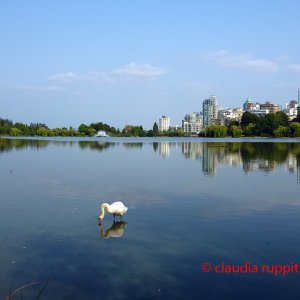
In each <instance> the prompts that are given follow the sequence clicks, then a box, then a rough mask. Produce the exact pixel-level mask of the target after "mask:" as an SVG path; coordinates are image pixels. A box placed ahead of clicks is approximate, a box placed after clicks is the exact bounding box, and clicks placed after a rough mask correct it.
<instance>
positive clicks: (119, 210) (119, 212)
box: [98, 202, 128, 223]
mask: <svg viewBox="0 0 300 300" xmlns="http://www.w3.org/2000/svg"><path fill="white" fill-rule="evenodd" d="M105 209H106V210H107V212H108V213H110V214H113V215H114V217H115V216H120V217H122V216H123V215H124V214H125V213H126V211H127V210H128V208H127V207H126V206H125V205H124V204H123V203H122V202H114V203H112V204H111V205H109V204H108V203H102V205H101V214H100V216H99V217H98V220H99V223H100V222H101V221H102V219H103V218H104V215H105Z"/></svg>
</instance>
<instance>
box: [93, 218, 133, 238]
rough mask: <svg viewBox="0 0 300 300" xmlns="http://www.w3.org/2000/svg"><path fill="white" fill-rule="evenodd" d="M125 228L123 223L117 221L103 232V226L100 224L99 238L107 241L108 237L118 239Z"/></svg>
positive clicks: (125, 224)
mask: <svg viewBox="0 0 300 300" xmlns="http://www.w3.org/2000/svg"><path fill="white" fill-rule="evenodd" d="M126 226H127V223H126V222H124V221H119V222H115V221H114V222H113V224H112V225H111V227H110V228H109V229H107V230H106V232H105V228H104V225H103V224H101V223H100V224H99V227H100V230H101V237H102V238H103V239H108V238H110V237H115V238H119V237H121V236H122V235H123V234H124V231H125V228H126Z"/></svg>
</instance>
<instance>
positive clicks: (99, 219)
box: [98, 216, 102, 224]
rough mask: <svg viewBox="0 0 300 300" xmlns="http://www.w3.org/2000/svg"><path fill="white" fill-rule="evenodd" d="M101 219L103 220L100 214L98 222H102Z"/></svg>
mask: <svg viewBox="0 0 300 300" xmlns="http://www.w3.org/2000/svg"><path fill="white" fill-rule="evenodd" d="M101 221H102V218H101V217H100V216H99V217H98V223H99V224H100V223H101Z"/></svg>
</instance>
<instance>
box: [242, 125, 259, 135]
mask: <svg viewBox="0 0 300 300" xmlns="http://www.w3.org/2000/svg"><path fill="white" fill-rule="evenodd" d="M255 128H256V125H255V124H253V123H249V124H248V125H247V126H245V127H244V134H245V135H246V136H254V135H255Z"/></svg>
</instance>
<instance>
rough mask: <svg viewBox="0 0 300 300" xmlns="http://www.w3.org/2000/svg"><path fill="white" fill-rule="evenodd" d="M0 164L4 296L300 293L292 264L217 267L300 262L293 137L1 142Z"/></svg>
mask: <svg viewBox="0 0 300 300" xmlns="http://www.w3.org/2000/svg"><path fill="white" fill-rule="evenodd" d="M236 141H238V142H236ZM254 141H255V142H254ZM298 141H299V140H298ZM0 164H1V168H0V191H1V194H0V195H1V198H0V226H1V227H0V228H1V234H0V241H1V243H0V266H1V272H0V299H4V298H5V296H6V295H8V294H9V291H10V290H12V291H13V290H16V289H17V288H19V287H21V286H23V285H26V284H30V283H33V282H39V283H37V284H34V285H31V286H29V287H27V288H24V289H22V290H21V291H20V292H18V293H16V294H15V295H14V296H13V297H12V299H35V298H36V296H37V294H38V293H39V291H40V290H41V289H42V288H43V286H44V282H45V281H47V280H49V283H48V285H47V287H46V289H45V290H44V292H43V294H42V297H41V299H75V300H76V299H299V295H300V284H299V283H300V273H296V272H293V273H292V270H291V272H290V274H288V275H285V276H283V274H278V275H277V276H275V274H274V273H271V272H268V273H267V272H262V270H261V269H259V271H258V272H257V273H255V272H254V271H253V272H252V273H250V272H248V273H228V272H227V273H224V272H223V271H221V272H219V273H218V272H216V268H217V270H219V271H220V268H219V267H218V266H220V265H221V264H222V263H224V264H225V265H227V266H239V265H240V266H241V265H245V264H246V262H248V263H250V264H251V265H252V266H255V265H256V266H258V268H261V267H262V266H263V265H268V266H273V265H281V266H282V265H289V266H292V265H294V266H295V264H300V197H299V195H300V194H299V191H300V143H298V142H297V140H283V141H280V142H278V140H256V139H249V140H234V139H230V140H223V139H219V140H217V139H211V140H208V139H147V138H145V139H138V138H136V139H116V138H115V139H110V138H109V139H102V140H95V139H84V140H78V139H67V140H62V139H56V140H54V139H53V140H51V139H49V140H47V139H46V140H45V139H44V140H38V139H0ZM114 201H123V202H124V203H125V205H126V206H128V208H129V209H128V212H127V214H126V215H125V216H124V217H123V222H119V221H120V220H119V218H116V221H117V222H116V223H115V224H114V223H113V217H112V216H111V215H106V216H105V218H104V219H103V222H102V225H101V226H99V225H98V220H97V218H98V215H99V213H100V208H99V206H100V204H101V203H102V202H108V203H111V202H114ZM114 235H118V236H119V237H114ZM205 263H210V264H211V268H212V269H211V272H204V271H203V269H202V265H203V264H205ZM205 266H206V267H207V266H208V265H205ZM208 270H209V269H208ZM294 270H295V269H294ZM299 272H300V268H299ZM22 297H23V298H22Z"/></svg>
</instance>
